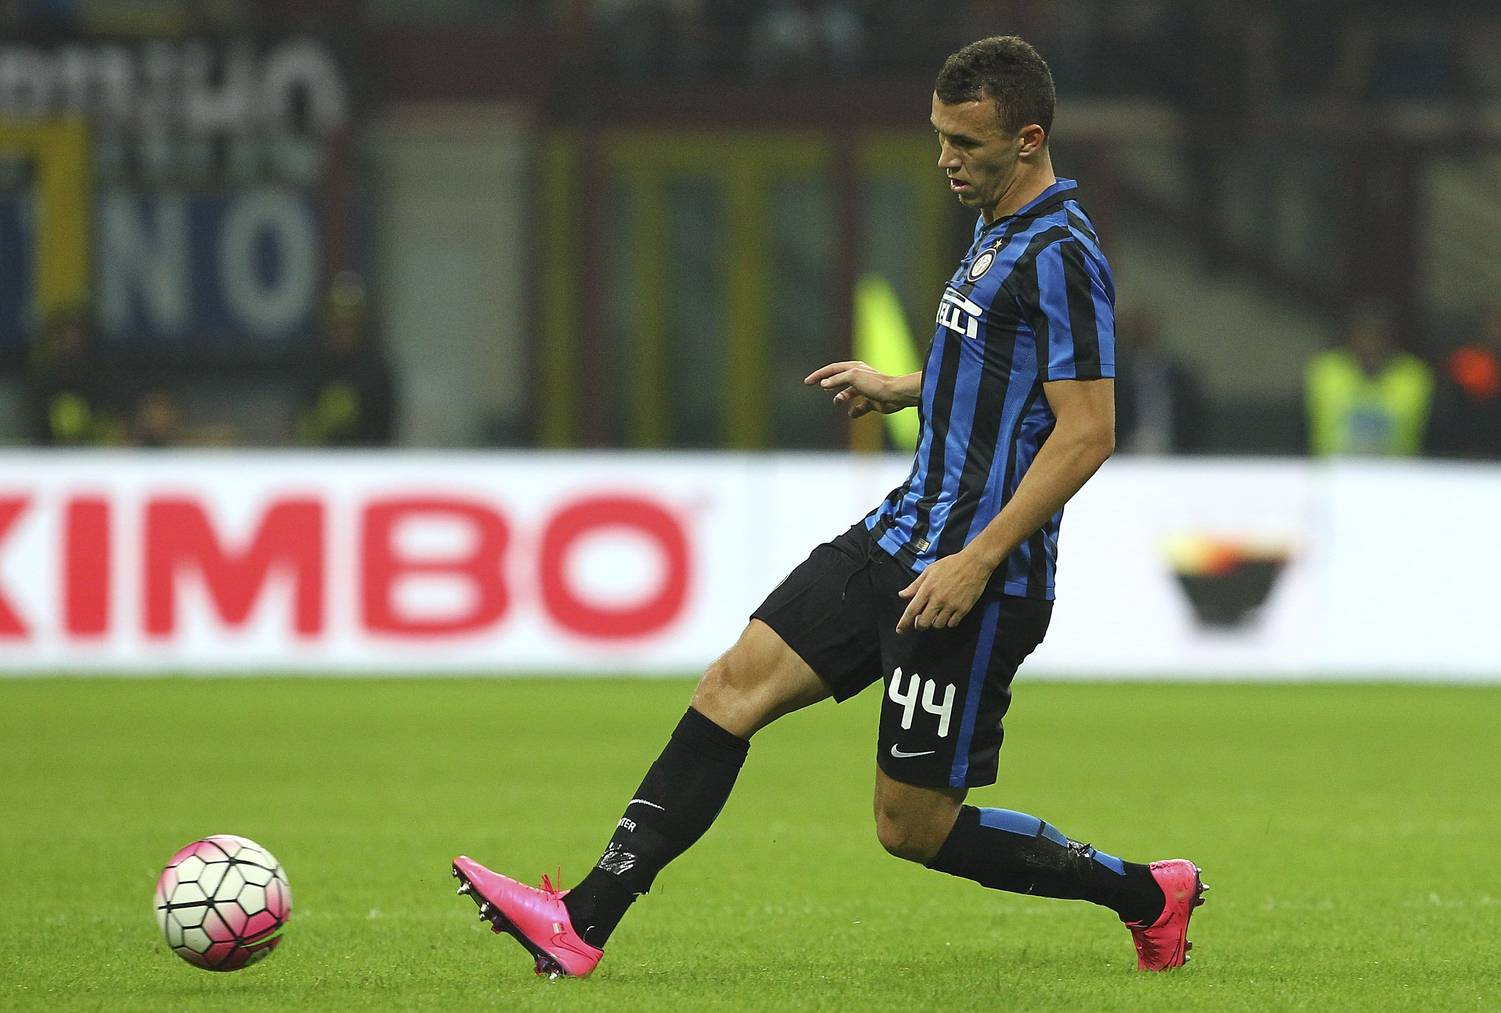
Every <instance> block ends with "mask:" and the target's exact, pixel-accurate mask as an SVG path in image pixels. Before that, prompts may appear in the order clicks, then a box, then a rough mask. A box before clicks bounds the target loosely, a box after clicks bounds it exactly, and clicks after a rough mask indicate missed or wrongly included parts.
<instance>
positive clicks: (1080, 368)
mask: <svg viewBox="0 0 1501 1013" xmlns="http://www.w3.org/2000/svg"><path fill="white" fill-rule="evenodd" d="M1032 272H1035V284H1033V285H1024V286H1023V288H1022V294H1021V296H1020V300H1019V301H1020V303H1021V312H1022V316H1023V318H1024V319H1025V320H1026V321H1027V323H1028V324H1029V325H1030V326H1031V328H1032V331H1033V333H1034V334H1035V335H1036V336H1037V358H1038V365H1039V367H1040V372H1041V374H1042V379H1043V381H1044V382H1046V381H1049V380H1098V379H1102V378H1107V377H1113V376H1115V283H1114V281H1113V280H1112V279H1111V277H1110V268H1109V266H1108V265H1107V264H1106V263H1105V262H1104V261H1103V260H1101V259H1099V258H1098V257H1093V256H1091V255H1090V254H1089V253H1088V252H1087V251H1086V250H1085V249H1084V247H1083V245H1082V244H1081V243H1079V242H1078V241H1077V240H1072V239H1065V240H1063V241H1062V242H1058V243H1053V244H1051V245H1049V246H1047V247H1046V248H1044V249H1043V250H1041V251H1040V252H1039V253H1038V254H1037V256H1036V258H1035V259H1034V261H1033V264H1032ZM1032 272H1029V273H1032ZM1028 280H1031V279H1028Z"/></svg>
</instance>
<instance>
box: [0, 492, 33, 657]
mask: <svg viewBox="0 0 1501 1013" xmlns="http://www.w3.org/2000/svg"><path fill="white" fill-rule="evenodd" d="M29 502H30V500H28V499H27V498H26V497H25V496H6V497H3V498H0V545H3V544H4V543H5V538H6V536H7V535H8V534H9V533H10V526H11V525H12V524H14V523H15V522H16V519H17V518H19V517H20V516H21V514H22V513H23V512H25V510H26V505H27V504H28V503H29ZM27 635H28V633H27V630H26V624H25V623H23V622H22V621H21V617H20V615H18V614H17V613H16V610H15V609H13V608H11V607H10V602H9V601H7V600H6V597H5V591H4V590H3V589H0V637H19V638H22V639H24V638H25V637H26V636H27Z"/></svg>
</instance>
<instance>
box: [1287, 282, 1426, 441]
mask: <svg viewBox="0 0 1501 1013" xmlns="http://www.w3.org/2000/svg"><path fill="white" fill-rule="evenodd" d="M1303 381H1304V399H1305V409H1306V412H1307V418H1308V434H1309V449H1310V451H1312V452H1313V453H1314V454H1375V455H1385V456H1405V455H1412V454H1416V453H1418V452H1419V451H1420V450H1421V449H1422V447H1423V440H1424V435H1425V433H1426V430H1427V427H1428V415H1429V410H1430V408H1431V406H1432V402H1433V371H1432V370H1430V369H1429V368H1428V366H1427V364H1425V363H1424V362H1423V361H1422V360H1421V359H1419V358H1417V357H1416V356H1414V355H1410V354H1408V353H1407V352H1403V351H1401V350H1400V349H1398V348H1397V344H1396V341H1395V340H1394V339H1393V337H1392V333H1391V327H1390V325H1389V324H1388V323H1387V321H1386V319H1385V318H1384V317H1383V316H1381V315H1380V314H1378V313H1373V312H1369V311H1367V312H1362V313H1360V314H1358V315H1357V316H1356V317H1355V318H1354V319H1353V320H1352V321H1351V323H1350V325H1349V327H1348V328H1347V329H1346V331H1345V334H1344V340H1343V343H1342V344H1341V345H1340V346H1339V347H1338V348H1332V349H1330V350H1329V351H1327V352H1321V353H1320V354H1318V355H1316V356H1314V357H1313V358H1312V359H1311V360H1309V362H1308V365H1307V367H1306V368H1305V370H1304V374H1303Z"/></svg>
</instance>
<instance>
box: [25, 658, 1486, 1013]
mask: <svg viewBox="0 0 1501 1013" xmlns="http://www.w3.org/2000/svg"><path fill="white" fill-rule="evenodd" d="M689 691H690V684H689V683H688V682H685V681H683V680H633V679H620V680H593V679H588V680H586V679H577V680H563V679H553V680H542V679H496V680H431V681H424V680H360V679H333V680H324V679H309V680H295V679H220V680H201V679H151V680H140V681H132V680H124V679H100V680H68V679H52V680H21V681H6V680H0V761H3V768H0V859H3V862H0V870H3V871H0V876H3V879H0V1007H3V1008H15V1007H23V1008H48V1009H54V1008H98V1009H142V1010H146V1009H150V1010H163V1009H174V1010H177V1009H181V1010H188V1009H191V1010H210V1009H226V1010H229V1009H233V1010H248V1009H266V1010H272V1009H277V1010H280V1009H289V1008H311V1009H332V1008H348V1007H362V1008H402V1009H410V1008H428V1009H469V1008H486V1007H490V1008H502V1009H546V1010H560V1009H561V1010H566V1009H609V1010H615V1009H641V1010H650V1009H691V1010H697V1009H787V1008H799V1009H812V1008H817V1009H851V1010H876V1009H881V1010H886V1009H890V1010H902V1011H907V1013H916V1011H923V1010H938V1009H1060V1010H1085V1009H1090V1010H1093V1009H1131V1010H1143V1009H1170V1010H1179V1009H1212V1010H1221V1009H1232V1008H1243V1009H1266V1008H1279V1009H1280V1008H1307V1009H1321V1010H1322V1009H1331V1008H1339V1009H1344V1008H1369V1009H1383V1010H1386V1009H1393V1008H1402V1009H1445V1010H1447V1009H1465V1008H1472V1009H1473V1008H1486V1007H1489V1008H1494V1004H1496V1003H1497V1002H1498V1001H1501V946H1498V940H1501V862H1498V861H1497V858H1496V847H1497V834H1498V831H1501V816H1498V813H1501V802H1498V799H1501V787H1498V786H1501V761H1498V760H1497V756H1498V755H1501V754H1498V753H1497V751H1496V748H1497V747H1496V744H1495V742H1496V739H1495V730H1496V728H1497V727H1501V689H1497V688H1494V687H1492V688H1457V687H1435V686H1416V685H1412V686H1397V685H1382V686H1318V685H1312V686H1307V685H1297V686H1287V685H1269V686H1247V685H1220V684H1190V685H1181V684H1180V685H1166V684H1108V683H1107V684H1088V685H1081V684H1034V683H1028V682H1027V681H1026V679H1025V675H1024V676H1023V678H1022V680H1021V683H1020V685H1019V686H1018V689H1017V696H1016V702H1015V704H1014V707H1013V712H1012V716H1011V718H1009V719H1008V735H1007V742H1006V747H1005V749H1004V750H1003V752H1002V759H1001V783H1000V784H999V785H997V786H995V787H993V788H987V789H984V790H981V791H977V792H975V793H974V794H972V795H971V800H972V801H975V802H978V803H980V804H989V805H998V806H1008V807H1011V808H1016V809H1021V810H1024V811H1027V812H1031V813H1033V814H1035V815H1038V816H1041V817H1043V818H1044V819H1047V820H1049V821H1051V822H1052V823H1054V824H1055V825H1056V826H1058V827H1059V828H1060V829H1062V830H1063V831H1064V832H1065V833H1067V834H1070V835H1071V836H1074V837H1076V838H1079V839H1082V840H1087V841H1091V842H1093V843H1095V844H1096V845H1098V846H1099V847H1100V848H1102V849H1103V850H1106V851H1110V852H1113V853H1115V854H1119V855H1122V856H1125V857H1127V858H1131V859H1136V860H1147V859H1151V858H1164V857H1174V856H1178V855H1183V856H1187V857H1191V858H1194V859H1195V860H1197V861H1198V862H1199V863H1200V864H1201V865H1202V866H1203V867H1204V870H1205V878H1206V879H1207V880H1208V881H1209V882H1210V883H1211V884H1212V886H1213V890H1212V891H1211V893H1210V894H1209V901H1208V904H1207V905H1206V906H1205V907H1203V908H1201V909H1200V910H1199V912H1198V914H1197V916H1196V917H1195V920H1194V926H1193V932H1192V936H1193V938H1194V942H1195V948H1194V958H1195V959H1194V961H1193V963H1192V964H1191V965H1189V967H1187V968H1185V969H1184V970H1182V971H1180V972H1175V973H1173V974H1169V975H1143V974H1138V973H1137V972H1136V970H1135V959H1134V954H1133V952H1132V950H1131V945H1130V941H1129V938H1128V936H1127V934H1126V932H1125V930H1124V929H1122V928H1121V927H1120V926H1119V925H1118V924H1117V923H1116V922H1115V921H1114V919H1113V917H1112V916H1111V915H1110V914H1109V913H1108V912H1106V911H1105V910H1103V909H1100V908H1095V907H1092V906H1090V905H1087V904H1084V903H1082V902H1065V901H1048V900H1042V899H1037V898H1030V897H1018V896H1011V895H1005V894H999V893H993V892H988V891H986V890H983V889H981V888H980V887H978V886H975V885H973V884H970V883H967V882H963V881H961V880H957V879H951V878H949V877H946V876H942V875H939V874H936V873H932V872H928V871H926V870H924V869H922V868H919V867H917V866H913V865H908V864H905V863H903V862H900V861H898V860H896V859H893V858H889V857H887V856H886V855H885V854H884V852H882V851H881V849H880V847H879V846H878V845H877V843H876V840H875V835H874V832H873V828H872V823H871V817H870V796H871V783H872V771H873V765H874V757H873V753H874V746H873V729H874V725H875V712H876V706H877V700H876V697H875V695H874V693H873V692H870V691H867V693H866V694H865V695H863V696H861V697H860V698H858V699H857V700H855V701H852V702H850V703H847V704H845V705H843V706H840V707H836V706H834V705H832V704H823V705H820V706H818V707H816V708H813V709H811V710H809V711H806V712H804V713H802V714H798V715H794V716H792V717H790V718H788V719H785V720H784V721H783V722H781V723H780V724H778V725H776V726H773V727H772V728H769V729H767V730H766V731H765V732H763V733H762V734H761V735H760V736H759V737H758V738H757V740H756V742H755V744H754V746H753V748H752V750H751V754H750V761H749V763H748V765H747V767H746V770H745V773H744V774H743V775H742V777H741V781H740V784H739V787H738V789H737V791H736V793H735V795H734V796H733V797H732V798H731V800H730V803H729V805H728V807H727V808H726V810H725V812H724V813H723V815H722V816H721V818H720V820H719V822H718V823H717V824H716V825H715V826H714V828H713V829H712V830H711V831H710V833H709V835H708V836H707V837H706V838H705V839H704V840H703V841H702V842H701V843H700V844H699V846H698V847H696V848H695V849H694V850H692V851H691V852H689V853H688V854H687V855H685V856H684V857H683V858H682V859H680V860H679V861H678V862H677V863H675V864H674V865H673V866H672V867H670V868H669V869H668V870H667V872H666V873H664V874H663V876H662V878H661V879H660V880H659V881H658V884H657V888H656V890H655V891H653V893H652V894H651V895H650V896H649V897H647V898H645V899H644V900H642V901H641V902H640V903H638V904H637V906H636V908H635V910H634V911H632V912H631V914H630V915H628V916H627V919H626V921H625V922H624V923H623V924H622V927H621V929H620V931H619V932H618V934H617V935H616V937H615V939H614V941H612V943H611V945H610V952H609V956H608V957H607V958H606V959H605V961H604V962H603V963H602V964H601V965H600V970H599V971H598V973H597V974H596V975H595V976H594V977H593V978H591V979H589V980H587V981H583V982H579V981H569V980H564V981H556V982H548V981H545V980H542V979H537V978H534V977H533V975H532V973H531V969H530V964H529V961H528V960H527V958H526V955H525V954H524V953H523V951H522V950H521V948H520V947H518V946H517V945H516V944H515V943H514V942H512V941H511V940H510V939H508V938H502V937H497V936H493V935H491V934H490V933H489V932H488V931H487V930H486V928H485V926H483V925H482V924H481V923H480V921H479V920H478V919H477V918H476V917H475V911H474V905H473V904H472V903H471V902H470V901H469V900H467V899H465V898H459V897H456V896H455V895H454V884H453V880H451V879H450V877H449V870H448V863H449V859H450V857H451V856H452V855H453V854H455V853H457V852H467V853H469V854H471V855H473V856H474V857H476V858H478V859H479V860H480V861H482V862H485V863H487V864H490V865H492V866H494V867H496V868H499V869H501V870H504V871H507V872H509V873H511V874H513V875H517V876H520V877H525V878H528V879H531V880H533V881H535V878H536V876H537V875H538V874H540V873H542V872H544V871H545V872H552V871H553V870H554V869H555V868H556V867H557V866H558V865H559V864H561V865H562V867H563V872H564V876H565V881H566V882H569V883H571V882H574V881H576V880H577V879H578V878H579V877H580V876H581V875H582V874H583V872H584V871H585V870H586V869H587V867H588V865H589V864H590V863H591V862H592V861H593V859H594V858H595V857H597V855H598V853H599V851H600V849H601V847H602V845H603V844H604V841H605V840H606V839H607V837H608V835H609V833H610V830H611V828H612V826H613V824H614V822H615V819H616V818H617V816H618V815H619V813H620V811H621V808H622V806H623V804H624V803H625V802H626V801H627V800H628V799H629V798H630V792H631V790H632V789H633V788H634V787H635V786H636V784H637V781H638V778H639V776H640V774H641V773H642V771H643V770H644V769H645V767H646V765H647V764H648V763H649V762H650V760H651V759H652V758H653V756H655V755H656V752H657V750H658V748H659V747H660V745H661V743H662V741H663V739H664V737H665V736H666V734H667V733H668V731H669V730H670V729H671V727H672V725H673V723H674V722H675V721H676V719H677V716H678V715H679V714H680V713H681V711H682V708H683V707H684V706H685V704H686V700H687V697H688V693H689ZM218 832H228V833H237V834H243V835H245V836H248V837H252V838H254V839H256V840H257V841H259V842H261V843H262V844H264V845H266V846H267V847H269V848H270V849H271V850H272V851H273V852H274V853H275V854H276V855H277V857H278V858H280V859H281V861H282V863H283V865H284V866H285V868H286V870H287V873H288V876H289V878H290V880H291V883H292V888H293V893H294V899H295V906H294V911H293V918H292V922H291V924H290V926H289V927H288V930H287V935H286V939H285V940H284V943H283V945H282V947H281V948H280V949H279V950H278V951H277V952H276V953H275V954H274V955H273V956H272V957H271V958H270V959H269V960H267V961H265V962H264V963H262V964H259V965H257V966H254V967H251V968H249V969H247V970H245V971H241V972H238V973H234V974H211V973H207V972H204V971H200V970H197V969H196V968H192V967H189V966H188V965H187V964H185V963H183V962H181V961H180V960H178V959H177V957H175V956H173V955H172V954H171V953H170V952H169V951H168V950H167V949H166V948H165V946H164V945H163V944H162V942H161V940H160V938H159V937H158V935H157V930H156V924H155V920H154V918H153V916H152V910H151V892H152V887H153V884H154V882H155V876H156V873H157V872H158V870H159V869H160V867H161V865H162V863H164V862H165V861H166V859H167V857H168V856H169V855H171V854H172V852H173V851H174V850H175V849H176V848H177V847H179V846H180V845H182V844H185V843H187V842H188V841H190V840H193V839H195V838H196V837H199V836H202V835H205V834H209V833H218Z"/></svg>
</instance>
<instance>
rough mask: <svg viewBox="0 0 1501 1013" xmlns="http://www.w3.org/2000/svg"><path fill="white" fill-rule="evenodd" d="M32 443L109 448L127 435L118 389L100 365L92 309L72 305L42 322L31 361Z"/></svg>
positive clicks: (29, 386) (28, 362) (28, 397)
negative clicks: (90, 311)
mask: <svg viewBox="0 0 1501 1013" xmlns="http://www.w3.org/2000/svg"><path fill="white" fill-rule="evenodd" d="M26 388H27V401H28V408H29V415H30V419H31V424H30V428H31V438H32V441H33V442H35V443H37V444H40V445H42V446H74V447H88V446H107V445H111V444H117V443H120V442H121V440H122V439H123V438H124V435H125V425H124V422H123V421H122V418H121V412H120V408H119V404H118V403H117V402H118V400H119V390H118V384H117V383H116V382H112V379H111V374H110V371H109V370H108V369H106V368H104V366H103V365H102V364H101V363H100V361H99V357H98V355H97V352H96V349H95V347H94V329H93V324H92V322H91V320H90V315H89V309H88V307H87V306H85V305H81V304H80V305H71V306H65V307H62V308H60V309H58V310H56V311H54V312H53V313H52V314H51V315H50V316H48V318H47V319H46V320H45V321H44V322H43V324H42V327H41V330H40V332H39V333H38V334H37V337H36V340H35V341H34V342H33V343H32V346H31V354H30V357H29V358H28V360H27V369H26Z"/></svg>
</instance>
